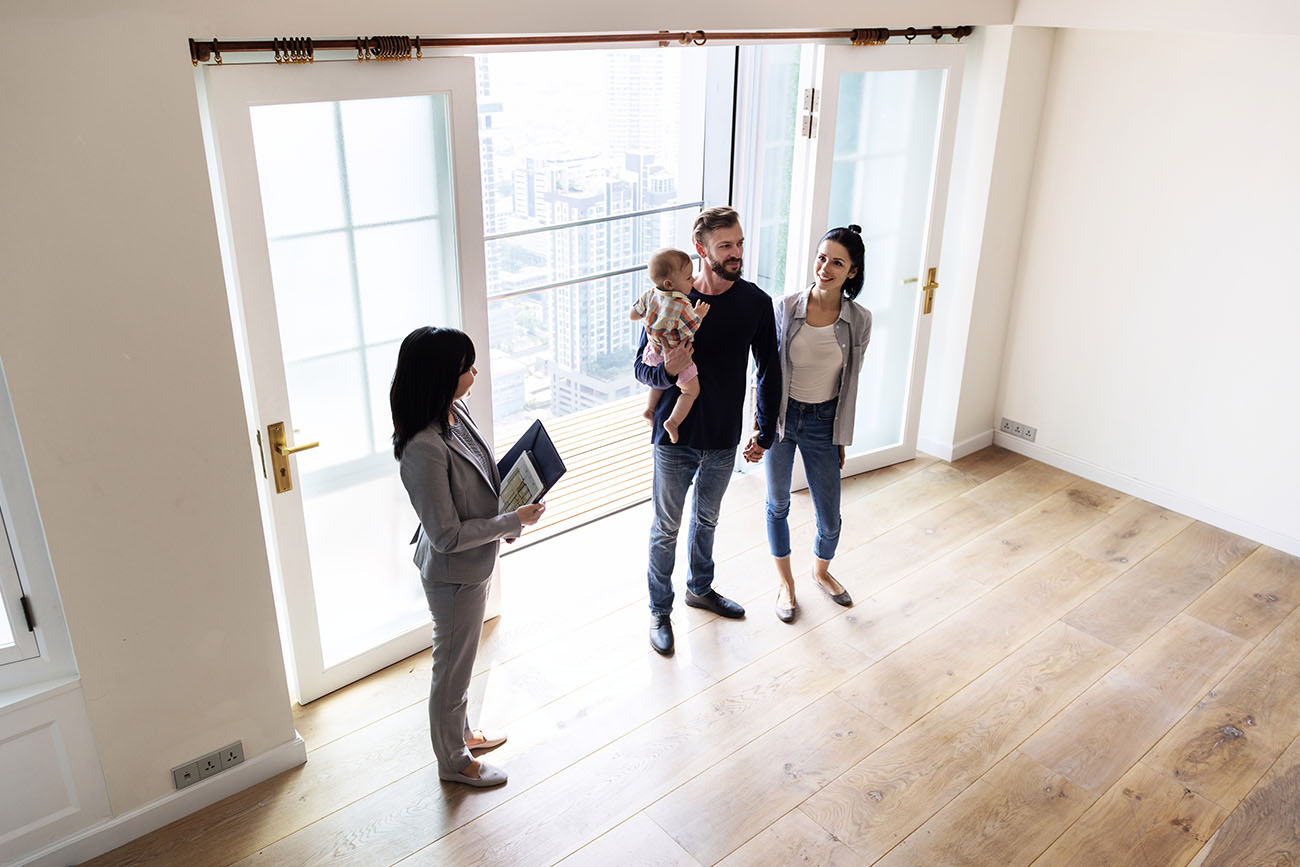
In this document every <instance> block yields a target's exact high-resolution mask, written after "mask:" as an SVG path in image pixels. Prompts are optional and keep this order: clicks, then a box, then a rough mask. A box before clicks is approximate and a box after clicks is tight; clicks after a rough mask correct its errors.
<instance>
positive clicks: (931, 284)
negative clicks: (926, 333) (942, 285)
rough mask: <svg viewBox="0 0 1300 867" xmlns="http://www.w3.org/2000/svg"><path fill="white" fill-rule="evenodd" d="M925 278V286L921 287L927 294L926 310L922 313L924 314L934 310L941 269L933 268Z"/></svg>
mask: <svg viewBox="0 0 1300 867" xmlns="http://www.w3.org/2000/svg"><path fill="white" fill-rule="evenodd" d="M925 276H926V280H925V285H923V286H922V287H921V291H922V292H924V293H925V308H924V309H923V310H922V311H921V312H922V313H923V314H925V313H929V312H931V311H932V310H934V290H936V289H938V288H939V269H938V268H931V269H929V271H928V272H927V273H926V275H925Z"/></svg>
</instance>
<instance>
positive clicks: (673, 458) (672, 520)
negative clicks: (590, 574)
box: [647, 445, 736, 614]
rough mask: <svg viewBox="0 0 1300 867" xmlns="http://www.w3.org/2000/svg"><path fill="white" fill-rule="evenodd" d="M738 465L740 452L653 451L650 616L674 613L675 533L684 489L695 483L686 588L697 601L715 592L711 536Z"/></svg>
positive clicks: (681, 448) (668, 448) (662, 448)
mask: <svg viewBox="0 0 1300 867" xmlns="http://www.w3.org/2000/svg"><path fill="white" fill-rule="evenodd" d="M735 465H736V449H735V447H734V446H733V447H732V448H729V449H691V448H686V447H684V446H671V445H657V446H655V478H654V492H653V500H654V507H655V519H654V523H653V524H652V525H651V526H650V568H649V569H648V570H647V578H648V580H649V584H650V613H652V614H670V613H672V610H673V563H674V561H675V560H676V557H677V531H678V529H680V528H681V525H682V506H683V505H684V504H685V502H686V489H687V488H689V487H690V486H691V481H692V479H693V480H694V481H695V502H694V504H693V505H692V507H691V531H690V535H689V537H688V543H689V544H690V552H691V555H690V573H689V575H688V576H687V580H686V587H687V589H689V590H690V591H691V592H692V593H694V594H696V595H697V596H703V595H704V594H705V593H708V592H709V590H710V589H712V588H713V534H714V532H715V531H716V530H717V528H718V515H719V513H720V512H721V510H722V495H723V494H725V493H726V492H727V485H728V483H730V481H731V473H732V471H733V469H734V468H735Z"/></svg>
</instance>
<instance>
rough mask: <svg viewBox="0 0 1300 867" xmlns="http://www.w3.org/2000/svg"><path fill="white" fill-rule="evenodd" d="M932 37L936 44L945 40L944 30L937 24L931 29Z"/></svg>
mask: <svg viewBox="0 0 1300 867" xmlns="http://www.w3.org/2000/svg"><path fill="white" fill-rule="evenodd" d="M930 35H931V36H933V37H934V41H935V42H938V41H939V40H940V39H942V38H943V28H942V27H940V26H939V25H938V24H936V25H935V26H933V27H931V28H930Z"/></svg>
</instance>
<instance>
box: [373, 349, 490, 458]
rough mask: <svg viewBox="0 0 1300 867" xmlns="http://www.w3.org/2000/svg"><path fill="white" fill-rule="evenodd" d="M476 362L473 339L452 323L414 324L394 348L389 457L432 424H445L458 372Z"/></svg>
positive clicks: (390, 396)
mask: <svg viewBox="0 0 1300 867" xmlns="http://www.w3.org/2000/svg"><path fill="white" fill-rule="evenodd" d="M473 365H474V341H472V340H470V339H469V335H468V334H466V333H465V332H464V331H460V330H458V329H455V328H433V327H430V326H424V327H421V328H417V329H415V330H414V331H412V332H411V333H410V334H408V335H406V339H405V340H403V341H402V348H401V349H399V350H397V369H396V370H395V371H393V385H392V387H391V388H389V390H388V405H389V407H390V408H391V409H392V411H393V457H395V458H397V459H398V460H401V459H402V450H403V449H405V448H406V444H407V443H408V442H410V441H411V437H413V436H415V435H416V434H418V433H419V432H420V431H422V430H424V429H425V428H426V427H428V426H429V425H431V424H436V425H438V427H439V428H445V427H446V426H447V416H448V415H449V414H450V413H451V401H452V398H453V397H454V395H455V394H456V384H457V383H458V382H459V381H460V377H461V374H463V373H464V372H465V371H467V370H469V369H470V367H472V366H473Z"/></svg>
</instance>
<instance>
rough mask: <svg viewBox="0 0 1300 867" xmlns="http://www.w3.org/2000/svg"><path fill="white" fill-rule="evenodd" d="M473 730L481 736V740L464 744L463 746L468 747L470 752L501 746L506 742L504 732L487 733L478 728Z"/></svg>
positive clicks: (484, 750)
mask: <svg viewBox="0 0 1300 867" xmlns="http://www.w3.org/2000/svg"><path fill="white" fill-rule="evenodd" d="M475 732H476V733H477V734H478V735H479V736H480V737H482V738H483V741H482V742H481V743H477V744H465V746H466V747H468V748H469V750H470V751H471V752H486V751H487V750H495V749H496V748H497V747H499V746H501V745H502V744H504V743H505V742H506V736H505V735H504V734H501V735H489V734H488V733H487V732H485V731H481V730H479V729H475Z"/></svg>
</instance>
